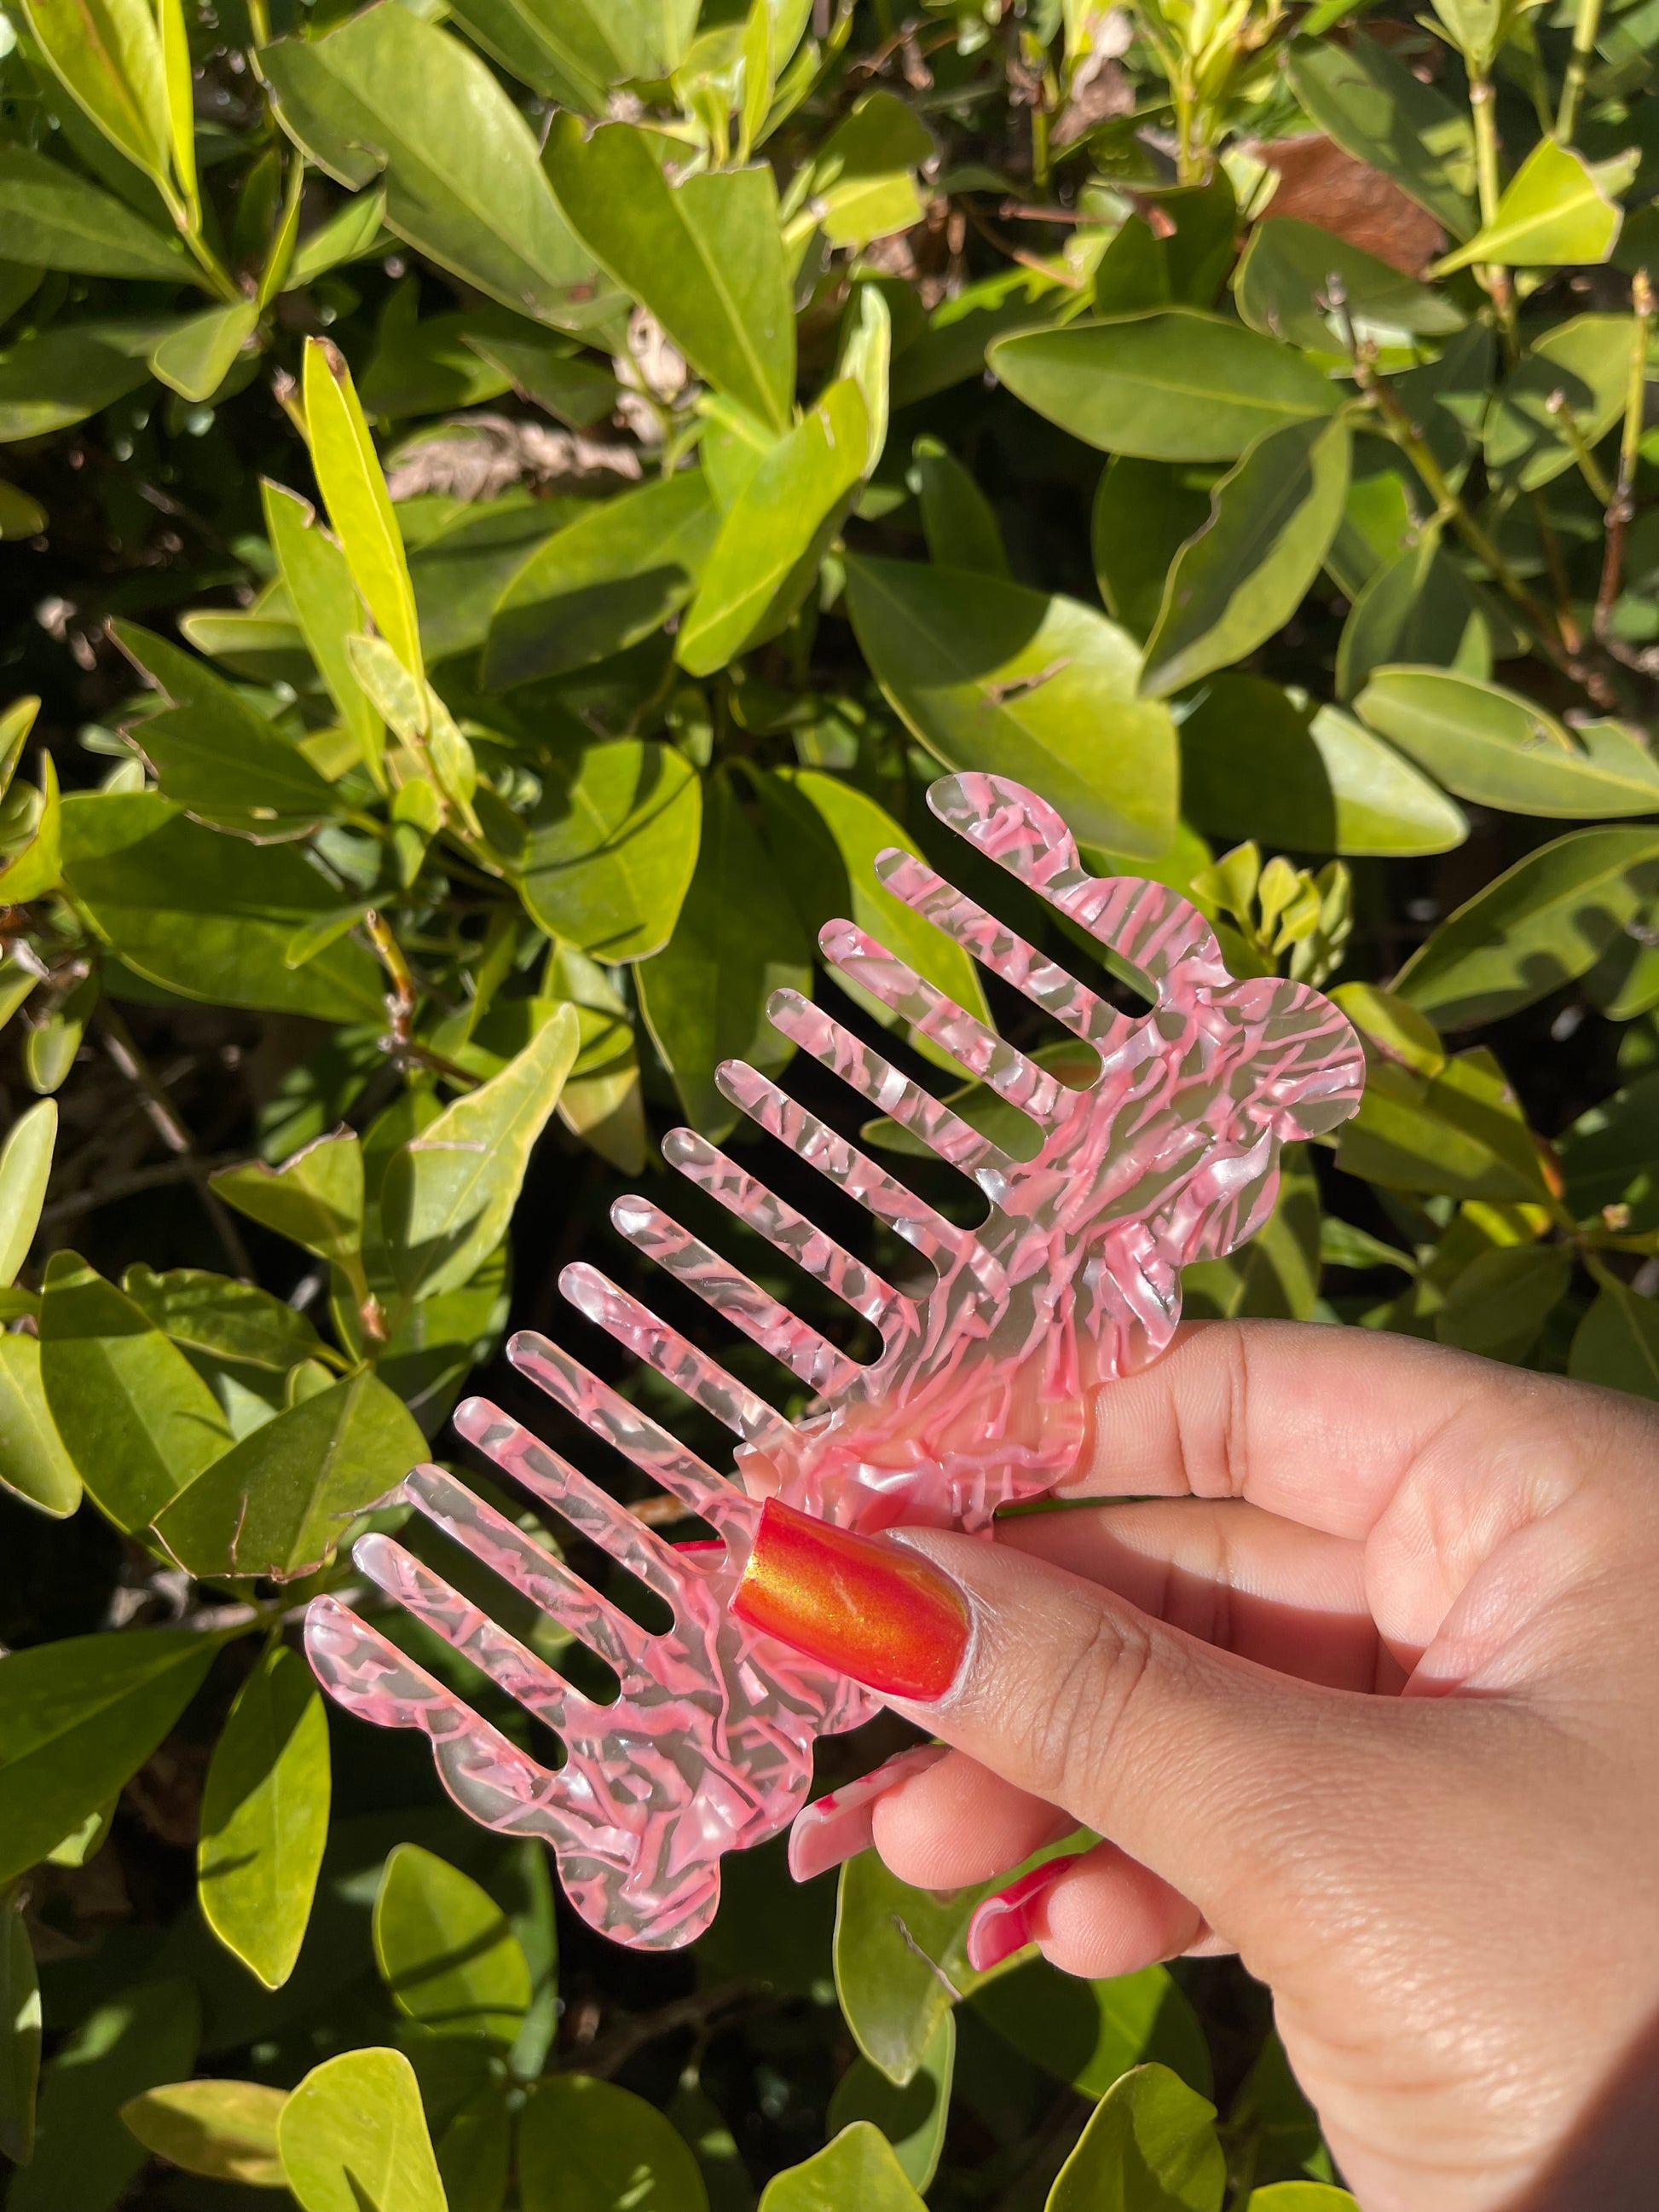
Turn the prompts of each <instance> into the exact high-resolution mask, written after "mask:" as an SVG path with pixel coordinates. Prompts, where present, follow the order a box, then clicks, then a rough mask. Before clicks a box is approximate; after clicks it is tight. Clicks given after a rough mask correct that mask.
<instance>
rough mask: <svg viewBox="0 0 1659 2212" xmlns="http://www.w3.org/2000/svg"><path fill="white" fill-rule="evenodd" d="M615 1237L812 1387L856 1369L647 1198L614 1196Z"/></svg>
mask: <svg viewBox="0 0 1659 2212" xmlns="http://www.w3.org/2000/svg"><path fill="white" fill-rule="evenodd" d="M611 1220H612V1221H613V1222H614V1223H615V1224H616V1226H617V1234H618V1235H619V1236H622V1237H626V1238H627V1239H628V1241H629V1243H630V1244H632V1245H633V1246H635V1249H637V1250H639V1251H641V1252H643V1253H645V1254H646V1255H647V1257H648V1258H650V1259H653V1260H654V1261H656V1262H657V1265H658V1266H659V1267H662V1268H664V1269H665V1270H666V1272H667V1273H669V1274H671V1275H672V1276H673V1277H674V1279H676V1281H677V1282H681V1283H684V1285H685V1286H686V1288H687V1289H688V1290H690V1291H696V1294H697V1296H698V1297H700V1298H702V1300H703V1301H704V1303H705V1304H708V1305H711V1306H713V1307H714V1310H715V1312H716V1313H718V1314H721V1315H723V1316H725V1318H726V1320H727V1321H729V1322H731V1323H732V1326H733V1328H740V1329H741V1330H742V1331H743V1333H744V1335H745V1336H746V1337H748V1338H749V1339H750V1340H751V1342H753V1343H755V1344H757V1345H759V1346H760V1347H761V1349H762V1350H763V1352H770V1353H771V1355H772V1357H773V1358H774V1359H777V1360H781V1362H782V1363H783V1364H784V1365H785V1366H786V1367H787V1369H788V1370H789V1371H790V1373H791V1374H792V1375H793V1376H796V1377H798V1379H799V1381H801V1382H803V1383H806V1384H807V1385H808V1386H809V1387H810V1388H811V1389H814V1390H818V1391H823V1392H829V1391H832V1390H844V1389H847V1388H848V1385H849V1384H851V1383H855V1382H856V1381H857V1380H858V1377H859V1373H860V1370H859V1368H858V1367H857V1366H856V1365H855V1364H854V1362H853V1361H852V1360H850V1359H848V1358H846V1356H845V1355H844V1354H843V1353H842V1352H837V1350H836V1347H835V1346H834V1345H833V1344H831V1343H830V1341H829V1338H828V1337H827V1336H824V1335H822V1334H820V1333H819V1332H818V1330H817V1329H815V1328H813V1327H812V1326H811V1323H810V1322H804V1321H800V1320H798V1319H797V1318H796V1316H794V1315H793V1314H792V1313H791V1312H790V1311H789V1310H788V1308H787V1306H781V1305H780V1304H778V1301H777V1300H776V1299H775V1297H769V1295H768V1294H767V1292H766V1291H763V1290H762V1288H761V1287H760V1285H759V1284H758V1283H751V1282H750V1279H749V1278H748V1276H747V1275H745V1274H744V1273H742V1272H741V1270H740V1269H738V1268H737V1267H732V1264H731V1262H730V1261H727V1260H723V1259H721V1257H720V1254H719V1253H718V1252H715V1251H713V1250H711V1249H710V1248H709V1247H708V1245H707V1244H705V1243H702V1241H701V1239H699V1238H698V1237H694V1236H692V1234H691V1233H690V1230H687V1229H682V1228H681V1226H680V1225H679V1223H678V1221H674V1220H671V1218H669V1216H668V1215H667V1214H665V1212H662V1210H661V1208H660V1207H659V1206H653V1205H652V1204H651V1202H650V1200H648V1199H643V1198H619V1199H618V1200H617V1202H616V1204H615V1205H614V1206H612V1207H611Z"/></svg>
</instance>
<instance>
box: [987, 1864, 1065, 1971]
mask: <svg viewBox="0 0 1659 2212" xmlns="http://www.w3.org/2000/svg"><path fill="white" fill-rule="evenodd" d="M1065 1866H1066V1862H1065V1860H1064V1859H1050V1860H1049V1861H1048V1864H1047V1865H1046V1866H1040V1867H1033V1868H1032V1869H1031V1871H1030V1874H1023V1875H1021V1876H1020V1878H1019V1880H1018V1881H1011V1882H1010V1883H1009V1885H1008V1887H1007V1888H1006V1889H1000V1890H999V1891H998V1892H997V1893H996V1895H995V1896H994V1897H987V1899H986V1900H985V1902H984V1904H983V1905H979V1906H978V1907H976V1908H975V1913H974V1917H973V1918H972V1919H971V1920H970V1921H969V1923H968V1963H969V1966H971V1967H972V1968H973V1970H974V1972H975V1973H976V1974H986V1973H988V1972H990V1970H991V1968H992V1967H993V1966H1000V1965H1001V1964H1002V1962H1003V1960H1005V1959H1012V1957H1013V1955H1014V1954H1015V1952H1016V1951H1023V1950H1024V1948H1025V1946H1026V1945H1027V1944H1028V1943H1031V1942H1036V1925H1035V1923H1036V1908H1037V1905H1038V1902H1039V1900H1040V1899H1041V1898H1042V1894H1043V1893H1044V1892H1045V1891H1046V1890H1047V1889H1048V1887H1049V1886H1050V1885H1051V1883H1053V1882H1054V1881H1055V1880H1056V1879H1057V1877H1058V1876H1059V1875H1060V1874H1061V1873H1062V1872H1063V1871H1064V1869H1065Z"/></svg>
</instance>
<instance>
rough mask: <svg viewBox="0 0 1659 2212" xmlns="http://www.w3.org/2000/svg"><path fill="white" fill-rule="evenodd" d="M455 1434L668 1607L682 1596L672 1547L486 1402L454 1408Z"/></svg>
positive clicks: (471, 1400)
mask: <svg viewBox="0 0 1659 2212" xmlns="http://www.w3.org/2000/svg"><path fill="white" fill-rule="evenodd" d="M453 1419H454V1424H455V1426H456V1429H457V1430H458V1431H459V1433H460V1434H461V1435H462V1436H464V1437H465V1438H466V1440H467V1442H468V1443H470V1444H472V1445H474V1446H475V1447H476V1448H477V1449H478V1450H479V1451H481V1452H483V1453H484V1454H485V1455H486V1456H487V1457H489V1458H490V1459H492V1460H494V1461H495V1464H496V1466H497V1467H498V1468H501V1472H502V1473H503V1474H508V1475H511V1477H512V1478H513V1481H514V1482H518V1483H522V1484H523V1486H524V1487H525V1488H526V1490H527V1491H529V1492H530V1493H531V1495H532V1497H534V1498H540V1499H541V1500H542V1502H543V1504H546V1505H550V1506H552V1507H553V1509H554V1510H555V1511H556V1512H557V1513H560V1514H562V1516H563V1517H564V1518H565V1519H566V1520H567V1521H568V1522H569V1523H570V1525H571V1527H572V1528H574V1529H576V1530H577V1531H578V1532H579V1533H580V1534H582V1535H584V1536H586V1538H587V1539H588V1540H589V1541H590V1542H592V1543H595V1544H597V1545H598V1546H599V1549H600V1550H601V1551H602V1552H609V1553H610V1554H611V1558H612V1559H615V1560H616V1561H617V1564H618V1565H621V1566H624V1567H626V1568H627V1569H628V1571H629V1574H631V1575H635V1576H637V1577H638V1578H639V1580H640V1581H641V1582H642V1583H644V1584H645V1586H646V1588H647V1589H649V1590H654V1591H655V1592H656V1594H657V1595H658V1596H659V1598H662V1599H664V1600H665V1601H666V1602H667V1603H668V1604H670V1605H672V1604H673V1603H674V1602H675V1601H676V1600H677V1599H678V1596H679V1594H680V1578H681V1570H680V1566H679V1563H678V1559H677V1558H676V1556H675V1553H674V1548H673V1547H672V1545H671V1544H665V1542H664V1541H663V1540H662V1538H661V1537H660V1536H659V1535H657V1534H655V1533H654V1532H653V1530H651V1529H649V1528H647V1527H646V1525H645V1523H644V1522H642V1521H641V1520H640V1519H638V1517H637V1516H635V1515H634V1514H632V1513H630V1512H629V1510H628V1508H627V1507H626V1506H625V1505H621V1504H617V1500H616V1499H615V1498H612V1497H611V1494H610V1492H608V1491H605V1490H601V1489H600V1487H599V1484H598V1483H597V1482H592V1481H590V1480H588V1478H587V1476H586V1475H585V1474H581V1473H580V1472H579V1470H578V1469H577V1468H574V1467H572V1466H571V1464H570V1462H569V1461H568V1460H567V1459H562V1458H561V1457H560V1455H559V1454H558V1453H557V1452H556V1451H554V1450H552V1449H550V1446H548V1445H546V1444H544V1443H543V1442H542V1440H541V1438H540V1437H538V1436H532V1433H531V1432H530V1431H529V1430H528V1429H526V1428H524V1427H522V1426H521V1425H520V1423H518V1422H517V1421H514V1420H511V1419H508V1417H507V1414H505V1413H502V1411H501V1407H499V1406H495V1405H492V1404H491V1403H490V1401H489V1399H488V1398H468V1399H466V1400H465V1401H463V1403H461V1404H460V1405H459V1406H457V1407H456V1408H455V1412H454V1415H453Z"/></svg>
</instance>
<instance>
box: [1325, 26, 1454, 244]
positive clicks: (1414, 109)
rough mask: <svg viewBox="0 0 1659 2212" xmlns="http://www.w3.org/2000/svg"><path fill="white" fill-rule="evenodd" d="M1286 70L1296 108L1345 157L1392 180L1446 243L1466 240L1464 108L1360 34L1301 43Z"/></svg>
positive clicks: (1396, 56)
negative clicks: (1445, 236) (1430, 220)
mask: <svg viewBox="0 0 1659 2212" xmlns="http://www.w3.org/2000/svg"><path fill="white" fill-rule="evenodd" d="M1287 69H1288V74H1289V76H1290V81H1291V89H1292V90H1293V91H1294V92H1295V94H1296V96H1297V100H1299V101H1300V102H1301V104H1302V106H1303V107H1304V109H1305V110H1306V112H1307V113H1308V114H1309V115H1310V117H1311V118H1312V119H1313V121H1314V123H1315V124H1316V125H1317V127H1318V128H1319V129H1320V130H1322V131H1328V132H1329V134H1330V136H1331V137H1333V138H1334V139H1335V141H1336V143H1337V144H1338V145H1339V146H1340V147H1341V148H1342V149H1343V151H1344V152H1345V153H1347V154H1352V155H1353V157H1354V159H1355V160H1356V161H1364V163H1365V164H1366V165H1367V166H1368V167H1370V168H1374V169H1381V170H1382V171H1383V174H1384V175H1385V176H1389V177H1392V178H1393V179H1394V181H1395V184H1397V185H1400V186H1401V189H1402V190H1403V191H1407V192H1409V193H1410V195H1411V197H1413V199H1414V200H1415V201H1416V202H1417V204H1418V205H1419V207H1425V208H1426V209H1427V210H1428V211H1429V213H1430V214H1431V216H1434V217H1435V219H1436V221H1437V222H1439V223H1441V224H1442V225H1443V228H1445V229H1447V230H1448V231H1449V232H1450V233H1451V235H1452V236H1453V237H1454V238H1467V237H1468V235H1469V234H1470V232H1471V231H1473V230H1474V228H1475V226H1476V224H1477V223H1478V222H1479V221H1480V216H1479V214H1478V212H1477V210H1476V207H1475V197H1474V170H1475V158H1474V125H1473V124H1472V123H1471V121H1470V119H1469V117H1468V112H1467V111H1466V110H1464V109H1462V108H1460V107H1458V106H1455V105H1454V104H1453V102H1452V101H1451V100H1449V99H1448V98H1447V96H1446V94H1444V93H1443V92H1440V91H1438V90H1437V88H1435V87H1434V86H1433V85H1431V84H1425V83H1424V82H1422V80H1421V79H1420V78H1419V77H1418V76H1415V75H1414V74H1413V71H1412V70H1411V68H1410V66H1409V65H1408V64H1407V62H1406V60H1405V58H1403V57H1402V56H1400V55H1397V54H1395V52H1393V51H1392V50H1391V49H1390V48H1389V47H1387V46H1382V45H1380V44H1379V43H1378V42H1377V41H1376V40H1375V39H1369V38H1367V37H1366V36H1365V35H1364V33H1363V32H1361V33H1358V35H1356V36H1355V37H1354V38H1352V39H1351V40H1347V41H1346V42H1345V43H1343V44H1341V45H1338V44H1337V43H1336V42H1335V41H1334V40H1317V41H1316V40H1312V39H1307V40H1302V41H1300V42H1299V43H1298V44H1297V45H1295V46H1292V47H1291V50H1290V53H1289V55H1288V57H1287Z"/></svg>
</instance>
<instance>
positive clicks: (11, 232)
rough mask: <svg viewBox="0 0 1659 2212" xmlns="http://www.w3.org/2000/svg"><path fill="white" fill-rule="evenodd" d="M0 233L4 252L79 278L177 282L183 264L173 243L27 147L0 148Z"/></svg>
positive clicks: (187, 267)
mask: <svg viewBox="0 0 1659 2212" xmlns="http://www.w3.org/2000/svg"><path fill="white" fill-rule="evenodd" d="M0 227H3V228H4V231H5V238H6V248H7V252H8V253H9V255H10V256H11V257H12V258H14V259H16V260H19V261H33V262H35V263H37V264H39V265H40V267H41V268H43V269H67V270H74V271H76V272H77V273H78V274H80V275H82V276H153V277H156V278H159V279H160V280H161V282H162V283H173V284H177V283H182V282H184V281H185V280H186V279H187V278H188V277H189V276H190V275H191V264H190V262H189V260H188V259H187V258H186V256H185V250H184V248H183V246H181V245H180V244H179V240H178V239H177V238H170V237H168V236H167V234H166V233H165V232H164V231H160V230H157V229H156V228H155V226H154V224H152V223H148V222H145V221H144V220H143V217H142V216H138V215H135V214H134V212H133V211H132V210H131V208H130V207H128V206H127V204H126V203H125V201H123V200H118V199H117V198H116V197H115V195H114V194H113V193H112V192H106V191H100V188H99V187H98V186H97V185H94V184H91V183H88V180H87V179H85V178H84V177H81V176H77V175H76V173H75V171H74V170H73V169H70V168H67V167H64V164H63V163H62V162H61V161H51V160H49V159H48V158H47V157H46V155H44V154H37V153H34V152H33V151H32V150H31V149H29V148H28V147H27V146H6V147H3V148H0Z"/></svg>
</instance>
